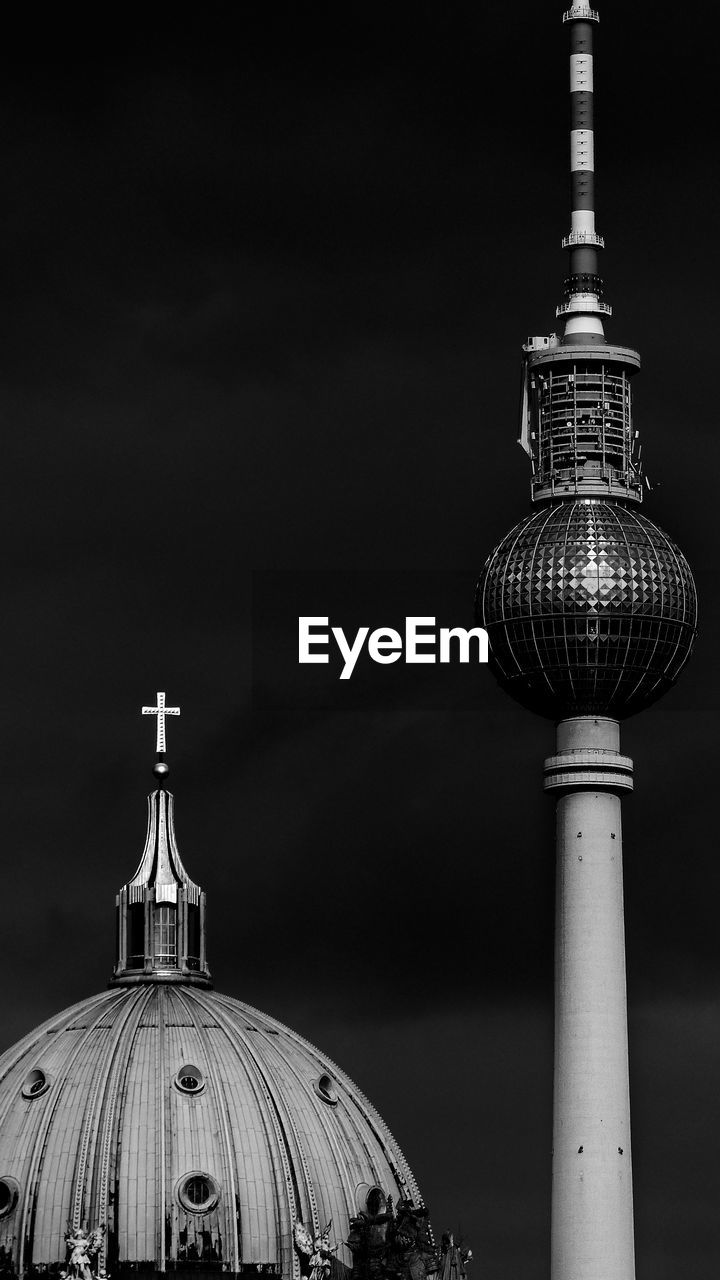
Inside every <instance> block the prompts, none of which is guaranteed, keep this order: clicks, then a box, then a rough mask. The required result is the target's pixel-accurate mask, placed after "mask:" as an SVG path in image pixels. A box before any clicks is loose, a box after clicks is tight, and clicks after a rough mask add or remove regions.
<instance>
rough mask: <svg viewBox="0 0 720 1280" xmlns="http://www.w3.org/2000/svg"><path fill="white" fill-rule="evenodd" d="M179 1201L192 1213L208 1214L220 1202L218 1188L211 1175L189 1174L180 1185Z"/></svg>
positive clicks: (178, 1191) (178, 1189) (178, 1190)
mask: <svg viewBox="0 0 720 1280" xmlns="http://www.w3.org/2000/svg"><path fill="white" fill-rule="evenodd" d="M177 1194H178V1200H179V1201H180V1203H181V1205H182V1206H183V1208H184V1209H187V1210H189V1212H190V1213H208V1212H209V1211H210V1209H214V1208H215V1205H216V1204H217V1202H218V1194H219V1193H218V1188H217V1185H216V1183H215V1181H214V1179H213V1178H211V1177H210V1174H209V1173H200V1172H195V1173H189V1174H188V1175H187V1176H186V1177H185V1178H183V1179H182V1180H181V1181H180V1182H179V1183H178V1188H177Z"/></svg>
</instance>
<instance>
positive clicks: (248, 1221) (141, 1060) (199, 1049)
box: [0, 980, 419, 1277]
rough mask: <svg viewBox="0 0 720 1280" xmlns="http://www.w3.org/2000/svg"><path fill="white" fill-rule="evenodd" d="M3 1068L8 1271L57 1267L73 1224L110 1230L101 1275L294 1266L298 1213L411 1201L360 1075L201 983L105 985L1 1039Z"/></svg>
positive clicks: (1, 1187)
mask: <svg viewBox="0 0 720 1280" xmlns="http://www.w3.org/2000/svg"><path fill="white" fill-rule="evenodd" d="M0 1076H1V1078H2V1083H1V1084H0V1245H1V1246H2V1248H3V1250H4V1255H3V1256H4V1257H5V1258H12V1260H13V1262H14V1267H13V1270H14V1271H15V1272H16V1274H22V1273H23V1272H24V1271H28V1270H30V1271H34V1272H38V1271H45V1270H48V1269H49V1270H51V1271H53V1270H57V1269H58V1264H60V1263H62V1264H63V1265H64V1262H65V1256H66V1246H65V1233H66V1230H67V1226H68V1223H69V1222H70V1223H75V1224H76V1225H78V1226H80V1225H82V1226H87V1227H89V1228H96V1227H98V1226H100V1225H103V1224H104V1225H105V1227H106V1235H105V1240H104V1254H105V1256H104V1266H105V1269H106V1270H107V1271H108V1272H109V1274H110V1275H111V1276H117V1275H119V1274H121V1273H122V1272H124V1271H130V1270H132V1271H135V1270H148V1269H149V1270H151V1271H155V1270H161V1269H168V1270H178V1269H179V1270H183V1269H190V1268H192V1269H193V1270H197V1269H198V1266H199V1267H200V1269H201V1270H202V1271H203V1272H207V1273H209V1272H210V1271H221V1270H225V1271H230V1272H232V1273H235V1274H238V1273H243V1272H254V1271H257V1270H262V1271H264V1272H269V1273H271V1274H277V1275H282V1276H288V1277H289V1276H291V1275H293V1274H297V1275H299V1274H300V1270H299V1263H300V1258H299V1257H298V1255H297V1253H296V1251H295V1250H294V1247H293V1228H294V1225H295V1223H296V1222H297V1221H298V1220H303V1221H304V1222H305V1223H306V1224H309V1225H310V1227H311V1229H312V1228H313V1224H314V1229H315V1230H316V1231H317V1230H318V1229H320V1230H321V1229H322V1228H323V1227H324V1226H325V1224H327V1223H328V1222H330V1221H331V1220H332V1222H333V1223H334V1224H335V1226H334V1229H335V1231H336V1233H337V1234H336V1236H335V1239H337V1240H339V1241H342V1240H344V1239H345V1238H346V1237H347V1231H348V1226H349V1219H350V1217H351V1216H353V1215H355V1214H356V1213H357V1212H358V1211H363V1210H365V1209H366V1207H367V1204H368V1200H369V1199H370V1201H372V1197H373V1195H375V1196H376V1197H377V1194H378V1190H379V1191H380V1192H382V1195H383V1197H386V1196H387V1195H388V1194H391V1195H392V1196H393V1199H394V1200H395V1201H396V1202H397V1200H398V1199H399V1198H401V1197H409V1198H411V1199H413V1200H415V1201H416V1202H417V1201H418V1199H419V1196H418V1191H417V1187H416V1185H415V1182H414V1180H413V1177H412V1174H411V1173H410V1170H409V1169H408V1167H407V1165H406V1163H405V1160H404V1158H403V1155H402V1153H401V1151H400V1150H399V1148H398V1147H397V1145H396V1143H395V1141H394V1139H393V1138H392V1136H391V1134H390V1133H389V1131H388V1129H387V1128H386V1126H385V1125H384V1124H383V1121H382V1120H381V1119H380V1117H379V1116H378V1114H377V1112H376V1111H375V1110H374V1109H373V1107H372V1106H371V1105H370V1103H369V1102H368V1101H367V1099H366V1098H365V1097H363V1095H362V1093H361V1092H360V1091H359V1089H358V1088H357V1087H356V1086H355V1085H354V1084H353V1083H352V1081H351V1080H350V1079H348V1077H347V1076H346V1075H345V1074H344V1073H343V1072H342V1071H340V1070H339V1068H338V1067H336V1066H335V1064H334V1063H332V1062H330V1061H328V1059H327V1058H326V1057H325V1056H324V1055H323V1054H322V1053H320V1051H319V1050H318V1049H315V1048H314V1047H313V1046H312V1045H311V1044H308V1043H307V1041H305V1040H303V1039H302V1037H301V1036H299V1035H296V1034H295V1033H294V1032H292V1031H290V1030H289V1029H288V1028H287V1027H285V1026H283V1025H282V1024H281V1023H279V1022H276V1021H275V1020H274V1019H272V1018H269V1017H266V1016H265V1015H264V1014H262V1013H259V1012H258V1011H257V1010H256V1009H253V1008H251V1007H250V1006H249V1005H246V1004H242V1003H241V1002H240V1001H239V1000H234V999H231V998H230V997H228V996H223V995H219V994H218V993H216V992H215V991H212V990H210V989H208V988H202V987H199V986H193V985H186V984H184V983H171V982H170V983H166V982H162V981H152V980H150V981H144V982H139V983H137V984H131V985H118V986H115V987H111V988H110V989H109V990H107V991H104V992H102V993H101V994H99V995H95V996H91V997H90V998H89V999H87V1000H83V1001H82V1002H81V1003H80V1004H77V1005H74V1006H72V1008H70V1009H66V1010H65V1011H64V1012H63V1013H60V1014H58V1015H57V1016H56V1017H54V1018H51V1019H50V1020H49V1021H48V1022H46V1023H44V1024H43V1025H42V1026H40V1027H38V1028H37V1029H36V1030H35V1031H33V1032H31V1034H30V1035H28V1036H26V1037H25V1038H24V1039H23V1040H21V1041H20V1043H19V1044H16V1045H15V1046H14V1047H13V1048H12V1049H10V1050H8V1051H7V1052H6V1053H5V1054H4V1055H3V1056H2V1058H1V1059H0ZM383 1203H384V1200H383ZM339 1261H340V1262H344V1263H346V1264H347V1265H348V1266H349V1264H350V1262H351V1258H350V1254H349V1252H348V1250H347V1248H346V1247H345V1246H344V1245H341V1247H340V1251H339ZM193 1264H196V1265H195V1266H193Z"/></svg>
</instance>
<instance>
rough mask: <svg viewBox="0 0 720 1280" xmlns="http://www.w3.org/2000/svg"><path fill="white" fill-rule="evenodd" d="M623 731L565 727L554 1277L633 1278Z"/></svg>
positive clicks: (591, 724)
mask: <svg viewBox="0 0 720 1280" xmlns="http://www.w3.org/2000/svg"><path fill="white" fill-rule="evenodd" d="M618 747H619V726H618V723H617V721H616V720H611V719H609V718H606V717H591V716H576V717H573V718H571V719H567V720H563V721H561V722H560V724H559V725H558V730H557V755H555V756H553V757H551V758H550V759H549V760H547V761H546V762H545V788H546V790H548V791H550V792H554V793H556V794H557V797H558V798H557V882H556V932H555V1069H554V1106H553V1115H554V1119H553V1186H552V1246H551V1247H552V1265H551V1280H634V1275H635V1260H634V1244H633V1197H632V1165H631V1156H630V1093H629V1083H628V1035H627V996H626V986H625V931H624V920H623V880H622V827H621V812H620V809H621V799H620V797H621V794H622V792H623V791H626V790H630V789H631V788H632V761H631V760H630V759H629V757H627V756H621V755H620V754H619V751H618Z"/></svg>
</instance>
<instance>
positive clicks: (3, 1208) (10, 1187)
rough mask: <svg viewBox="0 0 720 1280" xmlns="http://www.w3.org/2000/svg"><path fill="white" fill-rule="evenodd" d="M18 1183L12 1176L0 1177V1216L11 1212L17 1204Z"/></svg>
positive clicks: (2, 1216)
mask: <svg viewBox="0 0 720 1280" xmlns="http://www.w3.org/2000/svg"><path fill="white" fill-rule="evenodd" d="M17 1198H18V1184H17V1182H16V1181H15V1179H14V1178H0V1218H4V1217H5V1216H6V1215H7V1214H8V1213H11V1212H12V1210H13V1209H14V1208H15V1205H16V1204H17Z"/></svg>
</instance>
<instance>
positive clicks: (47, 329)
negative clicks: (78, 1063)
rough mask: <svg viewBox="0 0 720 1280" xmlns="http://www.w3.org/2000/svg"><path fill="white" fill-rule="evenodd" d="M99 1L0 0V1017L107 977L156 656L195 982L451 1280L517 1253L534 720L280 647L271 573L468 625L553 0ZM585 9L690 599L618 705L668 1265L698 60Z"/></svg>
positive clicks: (534, 253)
mask: <svg viewBox="0 0 720 1280" xmlns="http://www.w3.org/2000/svg"><path fill="white" fill-rule="evenodd" d="M310 9H311V11H310V12H308V10H310ZM303 10H305V11H303ZM98 12H100V11H98ZM102 12H103V23H105V24H109V22H110V18H109V15H114V17H113V21H114V23H115V24H116V25H115V26H112V25H97V26H95V27H93V26H92V24H90V25H88V20H87V19H86V18H85V17H83V21H82V23H80V21H79V19H77V18H76V17H73V15H72V13H71V14H70V15H68V13H67V12H58V14H57V15H56V16H55V18H54V19H52V20H50V21H51V22H54V24H55V25H54V26H47V25H43V27H42V29H41V30H38V29H37V26H33V25H32V23H34V22H35V23H37V22H38V21H39V20H38V19H37V18H36V16H35V17H32V16H31V17H29V18H28V19H27V26H23V25H22V21H21V19H17V20H16V26H15V27H14V28H13V27H10V28H9V29H7V30H6V32H5V34H4V38H3V47H2V52H1V53H0V122H1V123H0V174H1V175H2V200H1V201H0V244H1V245H2V252H1V254H0V261H1V263H2V266H1V268H0V420H1V422H2V442H3V443H2V456H3V467H2V481H1V483H2V488H3V492H2V501H1V502H0V519H1V520H2V546H3V553H4V554H3V556H2V581H3V604H4V610H3V628H2V646H1V647H0V662H1V663H2V669H1V670H0V707H1V710H2V715H1V718H0V723H1V730H0V751H1V752H2V768H1V769H0V816H1V822H2V830H3V844H4V850H5V853H4V878H3V898H4V908H5V909H4V913H3V915H4V928H3V930H2V933H1V934H0V957H1V959H2V966H3V968H2V972H3V974H4V1023H3V1034H2V1040H3V1047H4V1044H9V1043H11V1042H12V1041H13V1040H14V1039H16V1038H17V1037H18V1036H19V1035H20V1034H21V1033H23V1032H24V1031H25V1030H27V1029H29V1028H30V1027H31V1026H33V1025H34V1024H35V1023H37V1022H39V1021H40V1020H41V1019H42V1018H44V1017H46V1016H48V1015H49V1014H50V1013H52V1012H53V1011H55V1010H57V1009H58V1008H61V1007H62V1006H63V1005H66V1004H69V1003H71V1002H72V1001H74V1000H76V999H78V998H80V997H82V996H84V995H87V994H90V993H91V992H92V991H94V990H98V989H100V988H101V987H102V986H103V985H104V983H105V981H106V980H107V977H108V976H109V971H110V968H111V964H112V960H113V955H112V922H113V903H114V894H115V892H116V890H117V888H118V887H119V886H120V885H121V884H122V883H123V882H124V881H125V880H126V879H127V878H128V877H129V876H130V875H131V873H132V872H133V870H134V869H135V865H136V862H137V861H138V859H139V856H140V853H141V850H142V843H143V838H144V825H145V792H146V791H147V790H148V789H149V787H150V786H151V784H152V779H151V775H150V766H151V764H152V759H153V747H154V740H153V731H152V727H151V724H150V722H149V721H148V720H145V721H143V720H141V718H140V715H139V709H140V705H141V704H142V703H143V702H148V701H152V700H154V696H155V692H156V691H157V690H158V689H164V690H166V692H167V695H168V701H169V702H172V703H178V702H179V703H180V705H181V707H182V717H181V719H180V720H176V721H173V722H171V723H170V725H169V742H170V759H171V763H172V765H173V773H172V779H171V782H172V789H173V790H174V792H175V795H176V798H177V809H178V836H179V842H180V847H181V850H182V852H183V856H184V858H185V861H186V863H187V866H188V869H189V870H190V872H191V874H192V875H193V876H194V877H195V878H197V879H200V880H201V882H202V883H203V885H204V886H205V888H206V889H207V891H208V895H209V903H210V908H209V909H210V921H211V935H210V943H211V963H212V967H213V970H214V975H215V979H216V983H217V985H218V987H219V988H220V989H221V990H224V991H227V992H228V993H230V994H233V995H236V996H238V997H240V998H242V999H244V1000H247V1001H248V1002H250V1003H252V1004H255V1005H258V1006H259V1007H261V1008H263V1009H265V1010H267V1012H269V1013H271V1014H274V1015H275V1016H277V1017H279V1018H281V1019H282V1020H283V1021H285V1022H287V1023H289V1024H290V1025H292V1026H293V1027H294V1028H296V1029H297V1030H298V1031H300V1032H301V1033H303V1034H305V1035H306V1036H307V1037H308V1038H309V1039H311V1040H312V1041H314V1042H315V1043H317V1044H319V1045H321V1046H322V1047H323V1048H324V1049H325V1050H326V1051H327V1053H328V1055H329V1056H330V1057H332V1058H334V1059H335V1060H337V1061H339V1062H340V1063H341V1064H342V1065H343V1067H344V1068H345V1070H346V1071H348V1073H349V1074H350V1075H351V1076H353V1077H354V1078H356V1079H357V1081H358V1082H359V1083H360V1084H361V1086H362V1087H363V1088H364V1090H365V1091H366V1092H367V1093H368V1094H369V1096H370V1097H371V1098H372V1099H373V1101H374V1102H375V1103H376V1105H377V1106H378V1108H379V1109H380V1111H381V1112H382V1113H383V1114H384V1115H385V1117H386V1119H387V1121H388V1123H389V1124H390V1127H391V1128H392V1130H393V1131H394V1133H395V1134H396V1135H397V1137H398V1139H399V1141H400V1143H401V1145H402V1146H403V1147H404V1149H405V1150H406V1154H407V1155H408V1158H409V1160H410V1162H411V1164H412V1166H413V1168H414V1171H415V1173H416V1175H417V1177H418V1180H419V1182H420V1184H421V1186H422V1188H423V1190H424V1193H425V1196H426V1199H427V1200H428V1203H429V1204H430V1207H431V1210H432V1213H433V1217H434V1220H435V1223H436V1226H437V1227H438V1228H440V1229H442V1228H444V1227H454V1228H456V1229H457V1228H458V1227H460V1228H461V1230H462V1233H463V1235H464V1236H465V1238H466V1240H467V1242H468V1243H470V1244H471V1245H472V1247H473V1249H474V1252H475V1257H476V1264H475V1267H476V1269H475V1271H474V1272H473V1275H477V1277H478V1280H479V1277H480V1276H482V1277H483V1280H544V1278H545V1277H546V1275H547V1253H548V1238H549V1180H550V1144H551V1076H552V1062H551V1055H552V927H553V920H552V911H553V908H552V897H553V884H552V882H553V850H552V812H551V806H550V803H549V802H548V801H547V800H546V799H545V798H544V797H543V794H542V791H541V785H540V784H541V770H542V761H543V757H544V756H545V755H547V754H549V753H550V752H551V750H552V746H553V730H552V726H551V725H549V724H547V723H545V722H544V721H542V720H540V719H538V718H535V717H533V716H532V715H530V714H529V713H526V712H524V711H522V710H521V709H520V708H518V707H516V706H515V705H514V704H512V703H511V702H510V701H509V700H508V699H507V698H506V697H505V696H504V695H503V694H501V693H500V691H499V690H498V689H497V688H496V687H495V685H494V683H493V680H492V677H491V676H490V674H489V673H488V671H487V670H486V669H484V668H472V667H464V668H458V667H455V668H445V667H419V668H416V669H408V668H400V667H399V666H398V667H379V666H374V665H372V664H370V663H364V664H362V665H361V667H359V669H358V671H357V673H356V675H355V676H354V677H353V679H352V680H351V681H349V682H344V683H340V682H339V681H338V680H337V675H338V673H339V668H338V667H337V665H335V666H332V667H327V668H320V667H305V668H300V667H298V666H297V664H296V661H295V643H296V627H297V616H298V614H314V613H320V614H327V615H329V616H330V617H331V621H332V622H333V623H336V624H338V625H342V626H344V627H346V628H347V629H348V630H350V629H354V628H355V627H357V626H358V625H360V624H361V623H365V624H368V625H371V626H380V625H381V624H391V625H392V624H395V625H397V623H398V621H401V620H402V619H403V618H404V617H405V616H406V615H407V614H409V613H419V614H427V615H434V616H436V617H437V618H438V621H439V622H441V623H442V624H443V625H471V619H472V601H473V590H474V582H475V578H476V577H477V574H478V572H479V571H480V569H481V568H482V564H483V562H484V560H485V557H486V556H487V554H488V553H489V551H490V550H491V549H492V547H493V546H494V545H495V543H496V542H497V541H499V539H500V538H501V537H502V536H503V535H504V533H505V532H506V531H507V530H508V529H509V528H510V527H511V526H512V525H513V524H515V523H516V522H517V521H518V520H519V519H521V517H522V516H523V515H524V514H525V512H526V510H527V507H528V488H529V476H528V469H527V466H526V461H527V460H526V459H525V456H524V454H523V453H522V452H521V451H520V450H519V449H518V448H517V446H516V444H515V438H516V426H517V392H518V370H519V352H520V344H521V342H522V341H523V340H524V338H525V336H526V335H527V334H529V333H547V332H549V331H550V330H551V329H552V328H553V327H554V324H555V321H554V308H555V304H556V303H557V302H558V301H559V300H560V296H561V286H562V277H563V274H564V268H565V260H564V257H563V254H562V252H561V250H560V247H559V242H560V238H561V236H562V235H564V234H565V233H566V232H567V230H568V229H569V215H568V213H567V186H568V184H567V179H566V168H567V101H566V92H567V52H566V38H565V35H564V33H563V31H562V29H561V23H560V17H561V13H562V6H561V5H557V6H555V5H550V4H548V3H543V4H542V5H540V4H537V3H529V0H518V3H515V4H512V5H509V4H507V3H502V4H501V3H499V2H489V3H487V2H486V3H485V4H482V5H481V4H477V3H472V4H471V3H465V2H464V0H457V2H456V3H454V4H451V5H447V6H441V5H440V4H429V3H425V4H423V3H419V4H416V5H413V6H410V5H405V4H403V3H400V4H397V5H392V6H388V5H384V4H378V3H377V2H376V0H366V2H365V3H363V4H359V3H350V4H345V5H343V6H338V5H332V6H330V5H328V6H324V5H313V6H296V8H295V9H294V10H292V11H288V12H286V11H285V10H284V9H283V8H282V7H276V6H271V5H268V4H267V3H264V4H259V3H258V4H244V5H242V6H238V7H235V6H232V7H231V6H206V7H205V8H204V9H200V10H198V11H195V12H194V14H193V16H192V19H191V20H188V19H187V17H181V12H180V11H179V10H178V9H177V8H170V7H167V9H166V8H165V7H164V6H152V7H151V9H150V17H148V10H147V8H146V9H145V10H141V9H139V8H138V9H134V8H133V7H132V6H130V7H126V6H123V7H122V9H118V10H116V11H112V10H111V11H108V10H104V11H102ZM231 12H232V13H233V19H232V22H231V20H230V16H229V15H230V14H231ZM601 16H602V22H601V27H600V32H599V41H598V45H599V47H598V51H597V52H598V58H597V64H596V65H597V73H596V99H597V130H598V133H597V166H598V228H599V230H600V231H601V232H602V233H603V234H604V236H605V238H606V243H607V246H608V248H607V250H606V253H605V259H604V262H603V270H604V275H605V278H606V281H607V296H608V299H609V300H610V301H611V302H612V303H613V305H614V308H615V317H614V320H613V321H612V324H611V326H610V327H609V336H611V337H612V338H613V339H615V340H616V341H619V342H624V343H627V344H629V345H636V346H638V347H639V348H640V350H641V352H642V354H643V362H644V364H643V373H642V375H641V377H640V379H639V381H638V383H637V384H636V393H637V400H636V403H637V425H638V426H639V428H640V430H641V433H642V438H643V441H644V458H645V461H646V464H647V470H648V472H649V475H650V478H651V480H652V481H653V482H654V484H655V488H654V491H653V493H652V494H651V495H650V497H649V499H648V501H647V503H646V506H645V508H644V510H645V512H646V514H647V515H649V516H650V517H651V518H653V519H655V520H656V521H657V522H658V523H659V524H660V525H662V526H663V527H664V528H666V529H667V530H668V531H669V532H670V533H671V534H672V535H673V536H674V537H675V538H676V539H677V540H678V541H679V542H680V544H681V546H682V547H683V549H684V550H685V552H686V554H687V556H688V558H689V560H690V562H691V564H692V566H693V569H694V570H695V572H696V577H697V582H698V589H699V593H700V601H701V628H702V629H701V636H700V640H699V642H698V645H697V650H696V654H695V657H694V659H693V662H692V663H691V665H690V667H689V668H688V670H687V671H686V672H685V673H684V675H683V677H682V679H681V681H680V683H679V685H678V687H677V688H676V689H675V690H673V691H672V692H671V693H670V694H669V695H668V696H667V697H666V699H665V700H664V701H663V702H662V703H661V704H659V705H658V706H657V707H655V708H653V709H652V710H651V711H649V712H647V713H646V714H645V715H643V716H641V717H639V718H638V719H636V720H632V721H630V722H629V723H628V725H627V727H626V729H625V731H624V737H623V742H624V747H625V749H626V750H627V751H628V752H629V753H630V754H631V755H633V757H634V758H635V762H636V792H635V795H634V797H633V798H632V799H630V800H628V801H627V802H626V804H625V811H626V812H625V850H626V896H627V902H626V908H627V926H628V966H629V968H628V973H629V979H628V981H629V993H630V1001H631V1005H630V1033H631V1054H632V1058H631V1072H632V1079H631V1087H632V1097H633V1122H634V1158H635V1194H636V1220H637V1247H638V1274H639V1280H670V1277H673V1280H675V1277H676V1276H677V1275H680V1274H681V1275H682V1276H683V1277H684V1280H700V1278H701V1277H702V1278H703V1280H704V1278H705V1277H709V1276H712V1275H716V1274H717V1271H718V1265H719V1264H720V1216H719V1215H718V1212H717V1205H718V1203H720V1170H719V1167H718V1162H717V1159H716V1154H715V1152H716V1147H717V1141H718V1134H719V1133H720V1101H719V1098H720V1090H719V1089H718V1085H717V1081H718V1076H719V1073H720V942H719V939H718V927H717V915H718V897H719V893H720V875H719V873H718V861H717V805H718V801H717V763H716V761H717V711H718V706H717V693H716V687H717V686H716V681H715V666H716V660H717V659H716V654H717V648H718V631H719V629H720V622H719V620H718V608H717V593H716V586H717V567H716V566H717V552H718V538H717V476H718V464H719V463H720V447H719V445H718V435H717V416H718V411H717V405H716V404H715V403H714V401H713V395H714V394H715V383H716V379H717V375H716V367H717V321H718V314H717V275H718V237H717V227H718V218H719V214H720V210H719V209H718V202H719V184H718V171H717V163H716V153H717V143H716V136H715V131H716V124H717V112H716V104H715V102H714V95H715V84H716V78H717V68H716V62H715V58H714V53H713V47H712V42H711V41H710V39H709V38H708V39H707V41H705V42H703V39H702V38H701V36H702V33H701V32H700V31H699V30H698V26H697V24H696V23H695V22H692V23H691V22H687V23H682V24H681V22H680V17H679V15H676V17H675V19H674V21H673V24H672V26H668V25H667V24H666V23H665V24H664V23H663V20H662V17H661V15H660V14H659V13H657V12H656V13H655V15H654V17H653V16H652V15H651V13H650V11H649V10H648V8H647V6H644V5H636V6H628V5H620V4H619V3H618V2H617V0H615V2H614V3H609V2H608V3H604V4H602V5H601ZM97 21H98V23H99V22H100V19H99V18H98V19H97ZM43 24H45V18H43Z"/></svg>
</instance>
